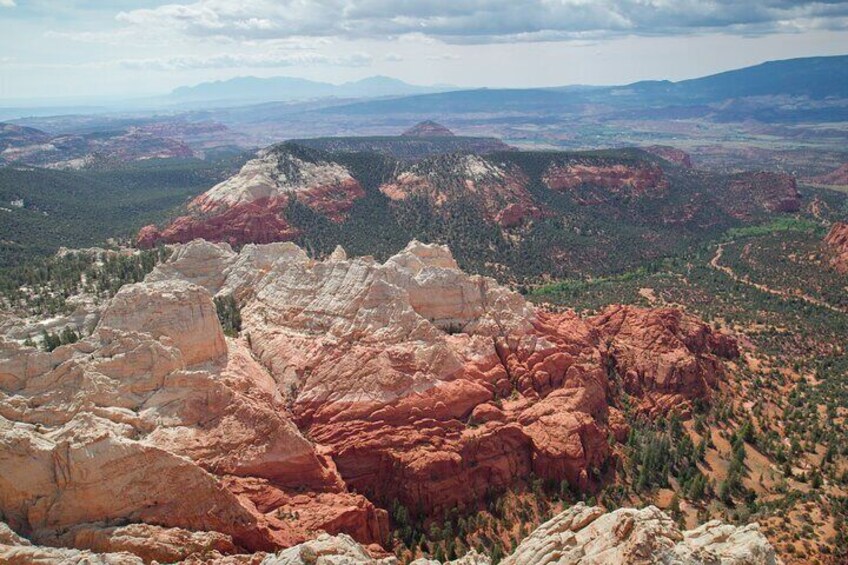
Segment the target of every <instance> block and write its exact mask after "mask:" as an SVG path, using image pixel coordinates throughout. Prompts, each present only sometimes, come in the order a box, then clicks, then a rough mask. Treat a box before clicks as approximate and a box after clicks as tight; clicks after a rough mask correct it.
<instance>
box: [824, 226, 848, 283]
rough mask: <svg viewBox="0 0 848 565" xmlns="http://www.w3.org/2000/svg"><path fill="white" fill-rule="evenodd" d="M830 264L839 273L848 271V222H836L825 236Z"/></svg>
mask: <svg viewBox="0 0 848 565" xmlns="http://www.w3.org/2000/svg"><path fill="white" fill-rule="evenodd" d="M824 244H825V246H826V248H827V251H828V254H829V255H830V264H831V266H832V267H833V268H834V269H836V271H837V272H839V273H843V274H845V273H848V224H845V223H842V222H836V223H835V224H833V226H832V227H831V228H830V231H829V232H828V234H827V236H826V237H825V238H824Z"/></svg>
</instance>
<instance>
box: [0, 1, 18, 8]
mask: <svg viewBox="0 0 848 565" xmlns="http://www.w3.org/2000/svg"><path fill="white" fill-rule="evenodd" d="M15 6H17V4H15V0H0V8H14V7H15Z"/></svg>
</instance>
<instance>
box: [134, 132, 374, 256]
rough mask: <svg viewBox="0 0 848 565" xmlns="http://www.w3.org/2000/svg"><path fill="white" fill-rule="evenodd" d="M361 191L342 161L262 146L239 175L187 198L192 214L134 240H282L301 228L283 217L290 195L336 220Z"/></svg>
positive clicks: (152, 228) (146, 230)
mask: <svg viewBox="0 0 848 565" xmlns="http://www.w3.org/2000/svg"><path fill="white" fill-rule="evenodd" d="M364 195H365V193H364V191H363V189H362V187H361V186H360V184H359V182H358V181H357V180H356V179H354V178H353V177H352V176H351V174H350V172H349V171H348V170H347V169H346V168H345V167H343V166H342V165H339V164H338V163H333V162H328V161H326V160H322V159H321V158H320V156H319V153H318V152H316V151H314V150H310V149H307V148H304V147H298V146H291V145H286V144H283V145H280V146H274V147H270V148H268V149H265V150H263V151H261V152H260V153H259V155H258V156H257V158H256V159H252V160H250V161H248V162H247V163H246V164H245V165H244V167H242V169H241V171H240V172H239V173H238V174H237V175H235V176H233V177H231V178H229V179H227V180H225V181H224V182H222V183H220V184H218V185H216V186H214V187H212V188H211V189H210V190H208V191H207V192H205V193H204V194H201V195H200V196H198V197H197V198H195V199H194V200H193V201H192V202H191V203H190V204H189V212H190V215H187V216H181V217H179V218H177V219H176V220H174V222H173V223H172V224H171V225H170V226H168V227H167V228H165V229H164V230H163V231H161V232H160V231H159V230H158V229H157V228H156V227H155V226H146V227H144V228H143V229H142V231H141V232H140V233H139V236H138V238H137V240H138V244H139V246H141V247H150V246H152V245H154V244H155V243H156V242H158V241H167V242H172V243H185V242H188V241H191V240H192V239H195V238H207V239H214V240H216V241H225V242H229V243H231V244H233V245H235V244H241V243H245V242H254V243H270V242H272V241H286V240H291V239H293V238H294V237H296V236H297V235H298V233H299V232H298V229H297V228H296V227H294V226H291V225H290V224H289V223H288V222H287V221H286V219H285V218H284V211H285V210H286V207H287V206H289V204H290V202H291V201H292V200H293V199H294V200H297V201H298V202H300V203H301V204H303V205H305V206H308V207H309V208H311V209H312V210H314V211H316V212H318V213H320V214H322V215H324V216H326V217H328V218H330V219H331V220H333V221H340V220H341V219H343V218H344V216H345V213H346V212H347V211H348V210H349V209H350V207H351V206H352V205H353V202H354V200H356V199H358V198H361V197H363V196H364Z"/></svg>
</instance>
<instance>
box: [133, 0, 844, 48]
mask: <svg viewBox="0 0 848 565" xmlns="http://www.w3.org/2000/svg"><path fill="white" fill-rule="evenodd" d="M117 17H118V20H119V21H121V22H124V23H126V24H129V25H133V26H141V27H149V28H156V27H159V28H161V27H167V28H171V29H175V30H178V31H179V32H181V33H184V34H187V35H193V36H213V37H229V38H235V39H270V38H284V37H298V36H306V37H330V36H334V37H345V38H385V37H397V36H406V35H411V34H417V35H423V36H427V37H431V38H437V39H439V40H441V41H445V42H448V43H500V42H506V41H521V42H527V41H529V42H534V41H552V40H562V39H591V38H596V37H606V36H619V35H650V36H653V35H679V34H687V33H699V32H704V31H717V30H722V31H727V32H731V33H738V34H762V33H778V32H786V31H801V30H805V29H820V28H830V29H833V28H837V29H845V28H846V27H848V19H846V18H848V3H846V2H841V1H830V2H827V1H821V0H818V1H817V0H796V1H793V0H748V1H744V2H740V1H738V0H677V1H670V0H594V1H591V0H525V1H518V2H516V1H515V0H488V1H486V2H481V1H480V0H452V1H451V2H431V1H426V0H419V1H416V0H310V1H304V0H276V1H274V0H195V1H194V2H191V3H187V4H165V5H162V6H158V7H156V8H149V9H138V10H131V11H125V12H121V13H120V14H118V16H117Z"/></svg>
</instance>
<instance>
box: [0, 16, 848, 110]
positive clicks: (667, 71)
mask: <svg viewBox="0 0 848 565" xmlns="http://www.w3.org/2000/svg"><path fill="white" fill-rule="evenodd" d="M327 22H330V23H327ZM847 22H848V6H847V5H845V4H844V3H841V2H835V3H826V2H825V3H822V2H788V1H779V2H778V1H773V0H768V1H759V2H751V3H746V4H745V5H744V6H740V5H737V4H736V3H732V2H720V1H715V2H664V1H662V2H661V1H654V2H648V3H645V2H636V1H631V0H616V1H612V0H610V1H605V2H594V3H585V2H582V1H580V0H561V1H559V2H544V1H536V2H525V3H519V4H516V3H510V2H501V1H493V2H488V3H479V2H470V1H469V2H464V1H460V2H455V3H453V4H451V5H450V6H449V7H443V6H442V7H438V6H432V5H430V4H429V3H426V2H383V1H378V0H371V1H361V0H327V1H322V2H307V3H303V2H294V1H283V2H272V1H268V0H249V1H246V2H235V1H232V0H195V1H189V2H182V3H175V2H163V1H156V0H131V1H126V2H122V3H120V7H111V6H103V5H101V4H100V3H98V2H92V1H88V0H70V1H68V2H62V3H61V4H57V3H55V2H49V1H46V0H0V103H13V102H17V103H20V102H26V101H27V100H32V101H33V102H44V101H51V100H52V101H59V100H83V99H87V98H92V99H93V98H97V97H100V98H137V97H144V96H154V95H161V94H166V93H168V92H170V91H172V90H173V89H175V88H177V87H180V86H190V85H195V84H198V83H202V82H207V81H214V80H227V79H230V78H234V77H238V76H256V77H275V76H287V77H295V78H305V79H309V80H315V81H321V82H329V83H333V84H340V83H345V82H351V81H356V80H360V79H362V78H366V77H370V76H374V75H384V76H389V77H393V78H397V79H400V80H403V81H405V82H407V83H410V84H417V85H432V84H451V85H455V86H457V87H460V88H469V87H470V88H473V87H492V88H498V87H545V86H565V85H573V84H587V85H612V84H626V83H631V82H636V81H639V80H652V79H667V80H683V79H687V78H695V77H700V76H704V75H709V74H713V73H716V72H721V71H726V70H731V69H735V68H740V67H746V66H750V65H755V64H759V63H762V62H764V61H769V60H776V59H789V58H797V57H809V56H825V55H837V54H841V53H842V52H844V50H845V48H844V45H846V44H848V41H846V40H848V32H846V29H848V23H847Z"/></svg>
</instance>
